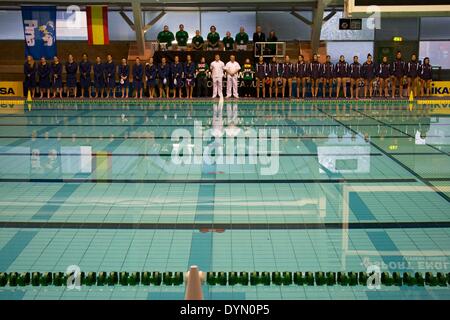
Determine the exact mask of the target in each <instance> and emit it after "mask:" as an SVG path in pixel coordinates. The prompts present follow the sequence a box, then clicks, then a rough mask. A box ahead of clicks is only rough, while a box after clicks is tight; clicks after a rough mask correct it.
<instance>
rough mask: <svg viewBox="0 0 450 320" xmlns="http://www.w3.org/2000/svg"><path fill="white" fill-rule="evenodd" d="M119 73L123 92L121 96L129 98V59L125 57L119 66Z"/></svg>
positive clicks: (120, 86)
mask: <svg viewBox="0 0 450 320" xmlns="http://www.w3.org/2000/svg"><path fill="white" fill-rule="evenodd" d="M117 73H118V74H119V88H120V92H121V94H122V95H121V96H120V97H121V98H123V99H125V98H128V87H129V85H130V67H129V66H128V63H127V59H125V58H123V59H122V60H121V62H120V65H119V67H118V68H117Z"/></svg>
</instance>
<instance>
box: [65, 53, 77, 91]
mask: <svg viewBox="0 0 450 320" xmlns="http://www.w3.org/2000/svg"><path fill="white" fill-rule="evenodd" d="M65 68H66V87H67V97H69V96H70V93H71V92H73V97H74V98H76V97H77V72H78V64H77V63H76V62H75V61H74V60H73V55H71V54H69V57H68V60H67V62H66V65H65Z"/></svg>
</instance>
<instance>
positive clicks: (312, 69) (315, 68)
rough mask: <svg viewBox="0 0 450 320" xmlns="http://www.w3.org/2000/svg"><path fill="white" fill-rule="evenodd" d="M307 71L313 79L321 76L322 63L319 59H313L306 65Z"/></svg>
mask: <svg viewBox="0 0 450 320" xmlns="http://www.w3.org/2000/svg"><path fill="white" fill-rule="evenodd" d="M308 72H309V74H310V77H311V78H312V79H314V80H317V79H319V78H321V75H322V64H321V63H320V62H319V61H313V62H311V63H310V64H309V66H308Z"/></svg>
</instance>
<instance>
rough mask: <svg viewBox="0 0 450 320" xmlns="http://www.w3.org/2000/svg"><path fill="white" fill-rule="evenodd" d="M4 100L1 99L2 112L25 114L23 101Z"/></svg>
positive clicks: (0, 111) (0, 108)
mask: <svg viewBox="0 0 450 320" xmlns="http://www.w3.org/2000/svg"><path fill="white" fill-rule="evenodd" d="M18 102H20V103H15V101H14V102H13V101H2V100H0V114H23V113H24V104H23V101H18Z"/></svg>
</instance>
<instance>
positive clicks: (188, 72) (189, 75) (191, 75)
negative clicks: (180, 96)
mask: <svg viewBox="0 0 450 320" xmlns="http://www.w3.org/2000/svg"><path fill="white" fill-rule="evenodd" d="M195 67H196V66H195V63H194V62H191V63H187V62H186V63H185V64H184V77H185V78H186V86H188V87H193V86H194V80H195Z"/></svg>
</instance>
